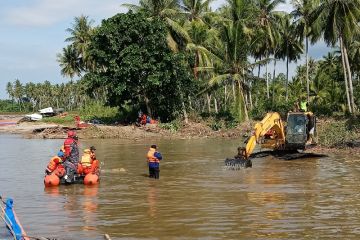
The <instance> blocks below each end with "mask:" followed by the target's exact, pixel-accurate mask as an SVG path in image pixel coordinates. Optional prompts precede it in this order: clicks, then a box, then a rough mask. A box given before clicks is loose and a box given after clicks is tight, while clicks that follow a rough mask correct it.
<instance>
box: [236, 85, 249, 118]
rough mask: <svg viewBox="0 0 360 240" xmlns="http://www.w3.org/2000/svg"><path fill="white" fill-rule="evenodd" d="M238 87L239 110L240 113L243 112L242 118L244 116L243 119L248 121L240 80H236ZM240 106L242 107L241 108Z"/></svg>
mask: <svg viewBox="0 0 360 240" xmlns="http://www.w3.org/2000/svg"><path fill="white" fill-rule="evenodd" d="M238 88H239V99H238V101H239V105H240V106H239V107H240V111H241V110H242V111H241V113H244V118H245V121H248V120H249V115H248V112H247V107H246V104H245V98H244V91H243V89H242V87H241V84H240V81H238ZM241 108H242V109H241Z"/></svg>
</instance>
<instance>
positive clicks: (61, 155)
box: [57, 151, 65, 157]
mask: <svg viewBox="0 0 360 240" xmlns="http://www.w3.org/2000/svg"><path fill="white" fill-rule="evenodd" d="M57 156H58V157H64V156H65V155H64V152H63V151H59V152H58V153H57Z"/></svg>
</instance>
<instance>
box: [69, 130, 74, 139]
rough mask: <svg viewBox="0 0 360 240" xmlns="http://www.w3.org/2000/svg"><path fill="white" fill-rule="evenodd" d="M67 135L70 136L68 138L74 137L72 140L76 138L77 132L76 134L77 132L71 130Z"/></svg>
mask: <svg viewBox="0 0 360 240" xmlns="http://www.w3.org/2000/svg"><path fill="white" fill-rule="evenodd" d="M67 134H68V137H72V138H73V137H75V136H76V132H75V131H71V130H70V131H68V133H67Z"/></svg>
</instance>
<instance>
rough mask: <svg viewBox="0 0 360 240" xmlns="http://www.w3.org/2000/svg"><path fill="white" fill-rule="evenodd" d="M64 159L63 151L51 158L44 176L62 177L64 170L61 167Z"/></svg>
mask: <svg viewBox="0 0 360 240" xmlns="http://www.w3.org/2000/svg"><path fill="white" fill-rule="evenodd" d="M64 159H65V154H64V152H63V151H61V150H60V151H59V152H58V153H57V155H56V156H54V157H52V158H51V160H50V161H49V163H48V165H47V167H46V170H45V174H47V175H50V174H52V173H55V174H56V175H57V176H58V177H62V176H64V174H65V169H64V167H63V165H62V163H63V161H64Z"/></svg>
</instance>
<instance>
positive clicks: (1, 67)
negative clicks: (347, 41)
mask: <svg viewBox="0 0 360 240" xmlns="http://www.w3.org/2000/svg"><path fill="white" fill-rule="evenodd" d="M225 2H226V1H225V0H215V1H214V2H213V3H212V8H213V9H216V8H218V7H220V6H221V5H223V4H225ZM123 3H131V4H137V3H138V0H101V1H99V0H61V1H59V0H1V3H0V99H7V98H8V95H7V93H6V84H7V83H8V82H13V81H15V80H16V79H19V80H20V82H22V83H24V84H25V83H27V82H34V83H38V82H44V81H46V80H48V81H50V82H51V83H53V84H54V83H62V82H67V81H70V79H67V78H64V77H62V76H61V74H60V67H59V63H58V62H57V61H56V55H57V54H58V53H61V52H62V48H64V47H66V45H67V44H68V43H67V42H65V41H64V40H65V39H66V38H67V37H69V34H68V33H67V32H66V29H67V28H69V27H71V26H72V23H73V22H74V18H75V17H78V16H81V15H85V16H89V18H90V19H93V20H94V21H95V24H94V25H99V24H100V23H101V20H102V19H106V18H109V17H112V16H114V15H115V14H117V13H121V12H127V9H126V8H125V7H122V6H121V5H122V4H123ZM278 10H283V11H287V12H289V11H291V5H290V4H282V5H280V6H279V7H278ZM328 51H329V50H328V48H327V47H326V46H325V44H324V43H323V42H321V43H319V44H316V45H314V46H311V47H310V49H309V53H310V56H311V57H313V58H315V59H319V58H320V57H322V56H323V55H325V54H326V53H327V52H328ZM303 62H304V60H301V61H298V64H300V63H303ZM271 65H272V64H271ZM271 65H270V66H269V71H270V72H271V73H272V66H271ZM295 68H296V64H294V63H293V64H290V74H291V75H293V73H294V70H295ZM277 72H284V73H285V72H286V68H285V63H284V62H280V63H278V64H277Z"/></svg>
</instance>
